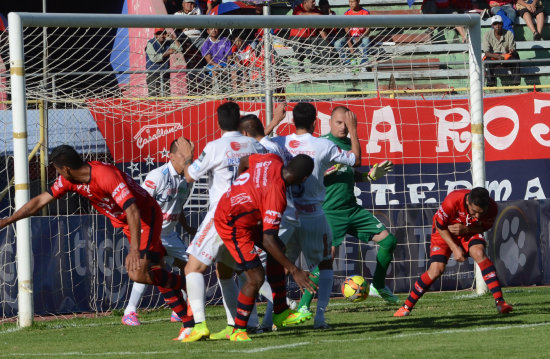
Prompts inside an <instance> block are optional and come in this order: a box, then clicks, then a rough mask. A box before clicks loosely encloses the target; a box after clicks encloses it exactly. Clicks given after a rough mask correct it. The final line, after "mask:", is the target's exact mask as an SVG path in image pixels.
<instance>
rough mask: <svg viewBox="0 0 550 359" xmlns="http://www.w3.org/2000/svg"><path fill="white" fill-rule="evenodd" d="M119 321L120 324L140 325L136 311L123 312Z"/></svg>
mask: <svg viewBox="0 0 550 359" xmlns="http://www.w3.org/2000/svg"><path fill="white" fill-rule="evenodd" d="M121 322H122V324H124V325H128V326H130V327H135V326H138V325H141V323H140V321H139V319H138V315H137V313H136V312H130V313H128V314H124V315H123V316H122V320H121Z"/></svg>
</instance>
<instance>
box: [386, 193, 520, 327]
mask: <svg viewBox="0 0 550 359" xmlns="http://www.w3.org/2000/svg"><path fill="white" fill-rule="evenodd" d="M497 212H498V208H497V204H496V203H495V201H494V200H493V199H492V198H490V197H489V191H487V190H486V189H485V188H483V187H476V188H474V189H472V190H468V189H460V190H456V191H453V192H451V193H449V195H448V196H447V197H446V198H445V199H444V200H443V203H441V206H440V207H439V209H438V210H437V212H436V213H435V215H434V219H433V224H432V241H431V242H432V243H431V245H430V262H429V266H428V270H427V271H426V272H424V274H422V275H421V276H420V278H418V280H417V281H416V283H414V289H413V290H412V291H411V293H410V294H409V297H408V298H407V300H406V301H405V304H403V306H402V307H401V308H399V309H398V310H397V311H396V312H395V313H394V315H393V316H394V317H405V316H407V315H409V314H410V313H411V310H412V309H413V307H414V305H415V304H416V302H417V301H418V300H419V299H420V297H422V295H423V294H424V293H425V292H426V291H427V290H428V289H429V288H430V286H431V285H432V283H433V282H434V281H435V280H436V279H437V278H439V277H440V276H441V275H442V274H443V272H444V271H445V266H446V265H447V260H448V259H449V257H450V256H451V253H452V254H453V257H454V259H455V260H456V261H457V262H464V261H465V260H466V257H467V256H468V255H470V256H471V257H472V258H473V259H474V260H475V261H476V263H477V264H478V265H479V268H480V269H481V273H482V274H483V279H484V280H485V283H487V287H489V290H490V291H491V293H492V294H493V297H494V298H495V303H496V307H497V310H498V312H499V313H501V314H506V313H509V312H511V311H512V306H511V305H509V304H508V303H506V302H505V301H504V298H503V297H502V291H501V289H500V282H499V281H498V278H497V273H496V269H495V266H494V265H493V262H491V260H490V259H489V258H487V256H486V255H485V245H486V243H485V239H483V235H482V233H483V232H485V231H487V230H488V229H490V228H491V227H492V226H493V223H494V221H495V217H496V215H497Z"/></svg>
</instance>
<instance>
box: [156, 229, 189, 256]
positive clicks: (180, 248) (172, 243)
mask: <svg viewBox="0 0 550 359" xmlns="http://www.w3.org/2000/svg"><path fill="white" fill-rule="evenodd" d="M160 239H161V241H162V245H163V246H164V248H165V249H166V255H167V256H170V257H173V258H178V259H181V260H182V261H185V262H187V260H188V257H187V246H186V245H185V243H183V241H182V240H181V238H180V236H179V234H178V233H177V232H171V233H170V234H166V235H164V234H163V235H162V236H161V237H160Z"/></svg>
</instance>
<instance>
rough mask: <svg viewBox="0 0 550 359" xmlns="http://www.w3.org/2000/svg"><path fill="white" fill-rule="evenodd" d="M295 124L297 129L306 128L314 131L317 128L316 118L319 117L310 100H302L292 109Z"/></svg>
mask: <svg viewBox="0 0 550 359" xmlns="http://www.w3.org/2000/svg"><path fill="white" fill-rule="evenodd" d="M292 117H293V118H294V120H293V121H294V126H296V129H304V130H307V131H308V132H311V133H313V130H314V129H315V120H316V119H317V110H316V109H315V107H314V106H313V105H312V104H310V103H309V102H300V103H299V104H297V105H296V106H294V109H293V110H292Z"/></svg>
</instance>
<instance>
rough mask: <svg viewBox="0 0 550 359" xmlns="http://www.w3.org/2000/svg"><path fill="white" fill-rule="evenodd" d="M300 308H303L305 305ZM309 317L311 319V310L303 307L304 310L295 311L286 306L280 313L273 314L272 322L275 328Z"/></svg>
mask: <svg viewBox="0 0 550 359" xmlns="http://www.w3.org/2000/svg"><path fill="white" fill-rule="evenodd" d="M302 308H305V306H303V307H302ZM302 308H300V310H302ZM309 319H311V312H310V311H309V310H308V309H307V308H305V311H295V310H292V309H290V308H287V309H285V310H284V311H283V312H282V313H279V314H273V324H275V325H276V326H277V328H280V327H286V326H287V325H292V324H300V323H303V322H305V321H306V320H309Z"/></svg>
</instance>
